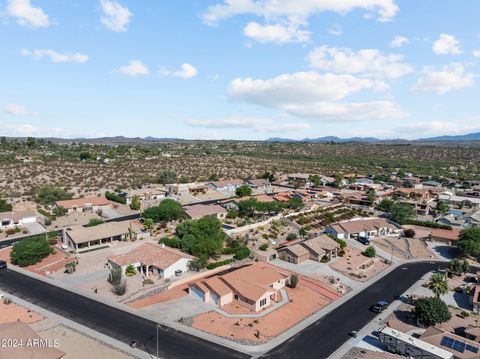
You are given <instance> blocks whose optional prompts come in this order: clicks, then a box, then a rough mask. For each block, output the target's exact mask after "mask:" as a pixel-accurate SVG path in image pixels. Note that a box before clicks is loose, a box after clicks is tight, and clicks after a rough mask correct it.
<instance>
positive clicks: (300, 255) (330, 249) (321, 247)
mask: <svg viewBox="0 0 480 359" xmlns="http://www.w3.org/2000/svg"><path fill="white" fill-rule="evenodd" d="M277 252H278V257H279V258H280V259H282V260H284V261H287V262H290V263H295V264H298V263H302V262H305V261H307V260H309V259H310V260H313V261H317V262H320V261H321V260H322V258H323V257H324V256H325V257H327V258H329V259H331V258H334V257H336V256H338V253H339V252H340V245H339V244H338V243H337V241H335V240H333V239H331V238H330V237H328V236H326V235H320V236H318V237H314V238H311V239H307V240H304V241H294V242H293V243H292V244H287V245H285V246H282V247H279V248H278V249H277Z"/></svg>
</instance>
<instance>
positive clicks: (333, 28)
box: [327, 24, 343, 36]
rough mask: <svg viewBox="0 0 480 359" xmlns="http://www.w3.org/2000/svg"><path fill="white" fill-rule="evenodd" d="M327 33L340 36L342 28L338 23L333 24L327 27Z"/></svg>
mask: <svg viewBox="0 0 480 359" xmlns="http://www.w3.org/2000/svg"><path fill="white" fill-rule="evenodd" d="M327 31H328V33H329V34H330V35H333V36H340V35H342V34H343V28H342V25H340V24H333V25H332V26H330V27H329V28H328V30H327Z"/></svg>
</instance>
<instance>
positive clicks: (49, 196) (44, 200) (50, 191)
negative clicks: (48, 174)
mask: <svg viewBox="0 0 480 359" xmlns="http://www.w3.org/2000/svg"><path fill="white" fill-rule="evenodd" d="M71 198H72V194H71V193H68V192H67V191H65V190H64V189H63V188H60V187H57V186H44V187H42V188H40V189H39V190H38V191H37V193H36V196H35V200H36V201H37V202H38V203H40V204H43V205H52V204H54V203H55V202H56V201H63V200H66V199H71Z"/></svg>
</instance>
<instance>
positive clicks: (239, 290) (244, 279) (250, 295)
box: [188, 263, 290, 312]
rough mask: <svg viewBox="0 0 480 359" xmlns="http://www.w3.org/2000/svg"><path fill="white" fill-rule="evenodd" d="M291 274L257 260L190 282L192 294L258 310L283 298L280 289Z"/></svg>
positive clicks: (207, 300) (212, 301)
mask: <svg viewBox="0 0 480 359" xmlns="http://www.w3.org/2000/svg"><path fill="white" fill-rule="evenodd" d="M289 278H290V275H289V274H284V273H282V272H281V271H280V270H278V269H275V268H274V267H273V266H271V265H268V264H265V263H254V264H252V265H249V266H245V267H241V268H239V269H236V270H233V271H231V272H229V273H227V274H223V275H217V276H213V277H209V278H206V279H202V280H199V281H196V282H193V283H190V284H189V287H188V291H189V293H190V295H191V296H192V297H195V298H198V299H200V300H202V301H203V302H206V303H214V304H217V305H218V306H223V305H225V304H228V303H231V302H232V301H235V302H237V303H239V304H240V305H242V306H244V307H246V308H247V309H250V310H251V311H254V312H258V311H260V310H262V309H264V308H266V307H268V306H269V305H270V304H271V302H272V301H275V302H276V301H279V300H280V293H279V291H280V290H281V289H282V288H284V287H285V285H286V283H287V281H288V280H289Z"/></svg>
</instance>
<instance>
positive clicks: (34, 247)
mask: <svg viewBox="0 0 480 359" xmlns="http://www.w3.org/2000/svg"><path fill="white" fill-rule="evenodd" d="M51 253H52V248H51V247H50V244H49V243H48V239H47V237H32V238H27V239H24V240H21V241H19V242H17V243H15V244H14V245H13V248H12V251H11V253H10V259H11V261H12V263H13V264H16V265H19V266H20V267H26V266H29V265H32V264H35V263H38V262H40V261H41V260H42V259H43V258H45V257H48V256H49V255H50V254H51Z"/></svg>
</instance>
